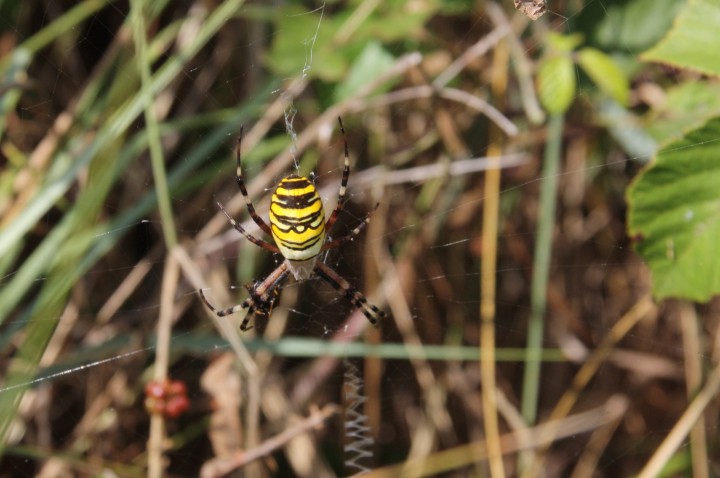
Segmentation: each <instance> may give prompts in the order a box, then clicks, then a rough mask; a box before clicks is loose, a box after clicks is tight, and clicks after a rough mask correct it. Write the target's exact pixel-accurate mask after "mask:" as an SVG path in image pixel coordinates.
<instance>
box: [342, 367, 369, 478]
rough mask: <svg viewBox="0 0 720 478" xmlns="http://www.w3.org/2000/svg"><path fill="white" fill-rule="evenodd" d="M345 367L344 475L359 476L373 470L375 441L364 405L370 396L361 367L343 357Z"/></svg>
mask: <svg viewBox="0 0 720 478" xmlns="http://www.w3.org/2000/svg"><path fill="white" fill-rule="evenodd" d="M343 370H344V372H343V383H344V386H343V405H344V413H343V421H344V422H345V428H344V430H345V437H344V438H345V442H344V444H343V451H344V455H345V460H344V463H345V476H357V475H361V474H364V473H368V472H370V471H371V469H372V468H371V467H372V462H373V447H374V446H375V440H373V437H372V435H371V433H370V425H369V423H368V422H369V418H368V416H367V415H365V413H364V411H363V408H362V407H363V405H364V404H365V402H366V400H367V397H366V396H365V393H364V391H363V380H362V378H361V377H360V373H359V370H358V368H357V367H356V366H355V364H353V363H352V362H351V361H350V359H348V358H346V359H343Z"/></svg>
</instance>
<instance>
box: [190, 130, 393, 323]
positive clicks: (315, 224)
mask: <svg viewBox="0 0 720 478" xmlns="http://www.w3.org/2000/svg"><path fill="white" fill-rule="evenodd" d="M338 123H339V124H340V131H341V132H342V134H343V144H344V146H345V165H344V168H343V176H342V181H341V182H340V192H339V193H338V202H337V206H336V207H335V209H334V210H333V212H332V214H331V215H330V218H329V219H328V220H327V222H325V210H324V209H323V204H322V200H321V199H320V195H319V194H318V192H317V189H315V185H313V183H312V182H311V181H310V180H309V179H308V178H305V177H301V176H297V175H294V174H293V175H291V176H288V177H286V178H285V179H283V180H282V181H280V184H278V185H277V187H276V188H275V192H274V193H273V195H272V199H271V201H270V213H269V215H270V225H269V226H268V224H267V223H266V222H265V221H264V220H263V219H262V218H261V217H260V216H258V214H257V213H256V212H255V207H254V206H253V204H252V201H251V200H250V197H249V196H248V193H247V189H246V188H245V182H244V180H243V178H242V168H241V166H240V157H241V156H240V145H241V141H242V129H241V130H240V139H239V140H238V145H237V184H238V187H239V188H240V192H241V193H242V195H243V197H244V198H245V205H246V206H247V209H248V212H249V213H250V217H251V218H252V219H253V221H255V223H256V224H257V225H258V227H260V229H262V230H263V232H265V233H266V234H268V235H269V236H272V238H273V241H274V244H273V243H269V242H267V241H264V240H262V239H258V238H256V237H255V236H253V235H251V234H248V233H247V231H245V229H244V228H243V227H242V226H241V225H240V224H238V223H237V222H236V221H235V220H234V219H233V218H232V216H230V214H229V213H228V212H227V211H226V210H225V207H223V205H222V204H220V203H218V207H219V208H220V210H221V211H222V212H223V213H224V214H225V215H226V216H227V218H228V220H229V221H230V224H232V226H233V227H234V228H235V229H236V230H237V231H238V232H240V233H241V234H242V235H243V236H245V237H246V238H247V239H248V240H249V241H250V242H252V243H253V244H256V245H258V246H260V247H262V248H263V249H266V250H268V251H270V252H274V253H277V254H281V255H282V256H283V258H284V259H285V260H284V261H283V263H282V264H280V265H279V266H278V267H277V268H276V269H275V270H274V271H272V272H271V273H270V275H268V276H267V277H266V278H265V279H264V280H262V281H255V283H253V284H248V285H246V286H245V287H246V288H247V290H248V292H249V293H250V297H248V298H247V299H245V301H244V302H243V303H242V304H238V305H235V306H232V307H229V308H227V309H222V310H218V309H216V308H215V307H213V306H212V305H211V304H210V302H208V300H207V299H206V298H205V295H204V294H203V291H202V289H201V290H200V297H201V298H202V300H203V302H205V305H207V306H208V308H209V309H210V310H212V311H213V312H214V313H215V314H216V315H218V316H220V317H224V316H226V315H229V314H234V313H235V312H239V311H240V310H241V309H248V313H247V315H246V316H245V318H244V319H243V321H242V324H241V325H240V329H241V330H247V329H249V328H250V326H249V322H250V318H251V317H252V315H253V313H254V312H258V313H260V314H263V315H268V316H269V315H270V313H271V310H272V306H273V304H274V303H275V299H276V297H277V288H278V286H279V285H280V283H281V282H282V281H283V279H285V278H286V277H287V276H288V274H292V275H293V276H294V277H295V278H296V279H299V280H300V279H307V278H309V277H311V276H313V275H317V276H318V277H320V278H322V279H323V280H325V281H326V282H327V283H329V284H330V285H331V286H333V287H334V288H335V289H336V290H337V291H339V292H342V293H343V294H344V295H345V297H346V298H347V299H348V300H349V301H350V302H351V303H352V304H353V305H354V306H355V307H357V308H359V309H361V310H362V312H363V314H365V317H367V318H368V320H369V321H370V322H371V323H372V324H373V325H375V326H377V323H378V319H382V318H383V317H385V313H384V312H383V311H381V310H380V309H378V308H377V307H376V306H375V305H373V304H370V303H369V302H368V300H367V299H366V298H365V296H364V295H363V294H362V293H360V291H358V290H357V289H356V288H355V287H353V286H352V285H351V284H350V283H349V282H348V281H346V280H345V279H343V278H342V277H341V276H340V275H339V274H338V273H337V272H335V271H334V270H333V269H332V268H330V267H329V266H327V265H325V264H324V263H323V262H322V261H319V260H318V257H319V256H320V253H322V252H325V251H327V250H329V249H334V248H336V247H339V246H341V245H343V244H345V243H346V242H348V241H350V240H352V239H353V238H354V237H355V236H357V235H358V234H359V233H360V231H362V230H363V229H364V228H365V226H366V225H367V224H368V222H370V214H372V212H374V210H373V211H372V212H370V214H368V215H367V216H365V219H363V221H362V222H361V223H360V225H358V226H357V227H356V228H355V229H353V230H352V231H351V232H350V234H348V235H347V236H343V237H339V238H337V239H334V240H331V241H326V238H327V231H329V230H330V228H331V227H332V226H333V224H335V221H336V220H337V218H338V214H339V213H340V211H341V210H342V207H343V200H344V199H345V192H346V190H347V183H348V178H349V177H350V158H349V155H348V146H347V139H346V137H345V129H344V128H343V124H342V120H341V119H340V118H338ZM375 208H376V209H377V205H376V206H375Z"/></svg>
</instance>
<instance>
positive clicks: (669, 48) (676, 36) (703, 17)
mask: <svg viewBox="0 0 720 478" xmlns="http://www.w3.org/2000/svg"><path fill="white" fill-rule="evenodd" d="M718 25H720V2H718V1H717V0H690V2H689V3H688V4H687V5H686V6H685V8H683V10H682V11H681V12H680V15H679V16H678V18H677V20H676V21H675V24H674V25H673V28H672V29H671V30H670V33H668V34H667V35H666V36H665V38H663V39H662V40H661V41H660V43H658V44H657V45H655V46H654V47H653V48H651V49H650V50H648V51H646V52H645V53H643V54H642V56H641V58H642V59H643V60H645V61H656V62H660V63H665V64H668V65H672V66H675V67H678V68H689V69H692V70H696V71H699V72H701V73H706V74H709V75H717V74H720V55H718V49H717V45H718Z"/></svg>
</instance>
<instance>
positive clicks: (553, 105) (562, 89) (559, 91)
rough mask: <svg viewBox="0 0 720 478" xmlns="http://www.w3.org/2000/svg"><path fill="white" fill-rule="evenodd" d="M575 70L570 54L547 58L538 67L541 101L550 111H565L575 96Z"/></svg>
mask: <svg viewBox="0 0 720 478" xmlns="http://www.w3.org/2000/svg"><path fill="white" fill-rule="evenodd" d="M575 88H576V81H575V70H574V65H573V62H572V60H571V59H570V57H569V56H565V55H563V56H554V57H549V58H546V59H545V60H543V61H542V63H540V67H539V68H538V93H539V96H540V103H542V105H543V108H545V109H546V110H547V111H548V113H553V114H555V113H563V112H565V111H566V110H567V109H568V107H569V106H570V103H571V102H572V100H573V98H574V97H575Z"/></svg>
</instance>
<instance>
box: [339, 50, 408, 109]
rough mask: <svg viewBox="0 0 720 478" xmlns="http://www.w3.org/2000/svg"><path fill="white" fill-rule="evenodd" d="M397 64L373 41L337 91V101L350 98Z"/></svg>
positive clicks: (358, 58) (356, 61)
mask: <svg viewBox="0 0 720 478" xmlns="http://www.w3.org/2000/svg"><path fill="white" fill-rule="evenodd" d="M394 63H395V58H394V57H393V56H392V55H391V54H390V53H388V52H387V51H386V50H385V49H383V47H382V45H381V44H380V43H378V42H375V41H371V42H370V43H368V44H367V45H366V46H365V49H364V50H363V51H362V53H361V54H360V56H358V57H357V59H356V60H355V62H354V63H353V65H352V67H351V68H350V72H349V73H348V75H347V77H346V78H345V81H343V82H342V83H341V84H340V85H338V88H337V90H336V91H335V101H342V100H344V99H345V98H348V97H350V96H351V95H352V94H353V93H355V92H356V91H357V90H358V89H360V88H362V87H363V86H365V85H366V84H368V83H370V82H371V81H373V80H374V79H375V78H377V77H378V76H380V75H382V74H383V73H385V72H386V71H387V70H388V69H390V68H391V67H392V66H393V64H394Z"/></svg>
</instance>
